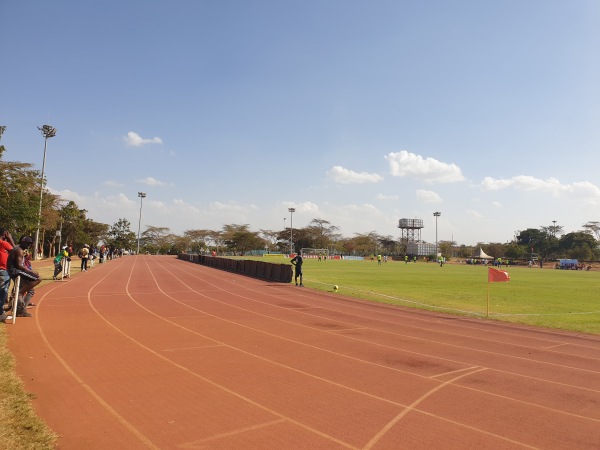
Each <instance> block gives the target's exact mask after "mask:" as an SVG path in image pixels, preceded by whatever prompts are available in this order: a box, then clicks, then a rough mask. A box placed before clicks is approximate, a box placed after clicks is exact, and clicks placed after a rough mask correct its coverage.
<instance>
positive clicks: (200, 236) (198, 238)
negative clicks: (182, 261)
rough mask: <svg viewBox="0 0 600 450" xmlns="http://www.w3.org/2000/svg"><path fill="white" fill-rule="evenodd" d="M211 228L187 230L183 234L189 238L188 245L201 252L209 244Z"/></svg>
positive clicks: (191, 248)
mask: <svg viewBox="0 0 600 450" xmlns="http://www.w3.org/2000/svg"><path fill="white" fill-rule="evenodd" d="M212 233H213V231H211V230H186V231H185V232H184V233H183V236H184V237H185V238H186V239H187V246H188V248H189V249H190V250H192V251H197V252H198V253H200V252H201V251H202V249H205V248H207V247H208V246H209V241H210V236H211V234H212Z"/></svg>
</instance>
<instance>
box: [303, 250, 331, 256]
mask: <svg viewBox="0 0 600 450" xmlns="http://www.w3.org/2000/svg"><path fill="white" fill-rule="evenodd" d="M300 254H301V255H302V257H303V258H329V250H328V249H326V248H303V249H302V250H300Z"/></svg>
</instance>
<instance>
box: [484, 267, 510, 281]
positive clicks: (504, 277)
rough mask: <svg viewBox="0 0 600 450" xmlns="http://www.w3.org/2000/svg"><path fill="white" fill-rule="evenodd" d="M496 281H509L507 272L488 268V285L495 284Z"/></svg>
mask: <svg viewBox="0 0 600 450" xmlns="http://www.w3.org/2000/svg"><path fill="white" fill-rule="evenodd" d="M498 281H510V277H509V276H508V272H505V271H504V270H498V269H494V268H492V267H490V268H489V270H488V283H495V282H498Z"/></svg>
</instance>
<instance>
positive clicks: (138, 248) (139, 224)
mask: <svg viewBox="0 0 600 450" xmlns="http://www.w3.org/2000/svg"><path fill="white" fill-rule="evenodd" d="M138 197H139V198H140V220H139V221H138V246H137V253H136V255H139V254H140V229H141V227H142V202H143V200H144V199H145V198H146V193H145V192H138Z"/></svg>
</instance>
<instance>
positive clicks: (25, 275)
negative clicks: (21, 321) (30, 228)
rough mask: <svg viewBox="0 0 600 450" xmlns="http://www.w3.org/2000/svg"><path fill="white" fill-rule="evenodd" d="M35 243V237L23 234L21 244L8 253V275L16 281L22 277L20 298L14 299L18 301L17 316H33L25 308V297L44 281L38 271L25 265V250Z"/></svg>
mask: <svg viewBox="0 0 600 450" xmlns="http://www.w3.org/2000/svg"><path fill="white" fill-rule="evenodd" d="M32 244H33V239H31V237H29V236H23V237H22V238H21V239H20V240H19V245H17V246H16V247H14V248H13V249H12V250H11V251H10V253H9V254H8V260H7V262H6V267H7V269H8V275H9V276H10V278H11V279H12V280H13V282H15V281H16V279H17V277H19V276H20V277H21V285H20V287H19V292H18V298H15V300H14V301H16V302H18V303H17V317H31V314H29V313H28V312H27V310H26V309H25V304H24V302H23V298H24V297H25V296H26V295H27V294H28V293H29V291H31V290H33V289H34V288H35V287H36V286H37V285H38V284H40V283H41V282H42V279H41V277H40V276H39V274H37V273H36V272H34V271H32V270H31V269H28V268H27V267H25V265H24V260H25V254H24V250H27V249H29V248H30V247H31V245H32Z"/></svg>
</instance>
